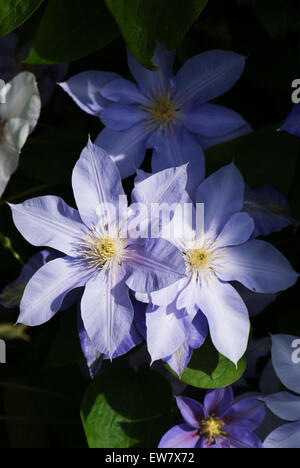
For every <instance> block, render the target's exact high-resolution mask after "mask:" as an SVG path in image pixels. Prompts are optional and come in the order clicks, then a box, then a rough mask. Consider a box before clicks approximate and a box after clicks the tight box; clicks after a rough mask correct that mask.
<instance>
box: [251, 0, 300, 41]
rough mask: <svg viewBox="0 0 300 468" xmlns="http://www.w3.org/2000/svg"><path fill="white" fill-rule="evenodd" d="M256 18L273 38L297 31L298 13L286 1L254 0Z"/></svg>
mask: <svg viewBox="0 0 300 468" xmlns="http://www.w3.org/2000/svg"><path fill="white" fill-rule="evenodd" d="M252 4H253V8H254V11H255V13H256V16H257V18H258V20H259V21H260V23H261V24H262V26H263V27H264V28H265V29H266V30H267V31H268V33H269V34H270V36H271V37H276V36H284V35H285V34H287V33H288V32H289V31H290V30H294V31H297V29H298V28H299V26H298V25H297V19H299V15H298V13H297V11H296V10H295V9H294V8H293V7H292V5H290V4H289V2H288V1H286V0H253V1H252Z"/></svg>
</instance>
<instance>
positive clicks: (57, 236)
mask: <svg viewBox="0 0 300 468" xmlns="http://www.w3.org/2000/svg"><path fill="white" fill-rule="evenodd" d="M9 206H10V207H11V209H12V214H13V220H14V223H15V225H16V227H17V229H18V230H19V231H20V232H21V234H22V236H23V237H25V239H26V240H27V241H28V242H30V243H31V244H32V245H35V246H48V247H52V248H53V249H56V250H58V251H60V252H64V253H65V254H67V255H71V256H76V255H77V252H76V249H74V245H75V244H76V243H78V240H79V239H80V238H81V237H82V228H83V227H84V225H83V224H82V221H81V219H80V216H79V213H78V211H77V210H74V209H73V208H70V207H69V206H68V205H67V204H66V203H65V202H64V201H63V200H62V199H61V198H59V197H54V196H45V197H38V198H32V199H31V200H27V201H25V202H24V203H20V204H19V205H13V204H9Z"/></svg>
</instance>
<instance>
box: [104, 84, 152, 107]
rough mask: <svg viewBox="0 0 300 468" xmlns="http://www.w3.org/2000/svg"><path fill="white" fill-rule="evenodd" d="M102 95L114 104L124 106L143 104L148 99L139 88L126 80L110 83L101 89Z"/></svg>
mask: <svg viewBox="0 0 300 468" xmlns="http://www.w3.org/2000/svg"><path fill="white" fill-rule="evenodd" d="M101 95H102V96H103V97H104V98H105V99H108V100H109V101H113V102H120V103H122V104H141V103H144V102H148V99H147V98H145V96H144V95H143V94H142V93H141V92H140V91H139V89H138V87H137V86H136V85H135V84H134V83H132V82H131V81H128V80H125V79H124V78H118V79H117V80H113V81H110V82H109V83H107V84H106V85H105V86H104V87H102V88H101Z"/></svg>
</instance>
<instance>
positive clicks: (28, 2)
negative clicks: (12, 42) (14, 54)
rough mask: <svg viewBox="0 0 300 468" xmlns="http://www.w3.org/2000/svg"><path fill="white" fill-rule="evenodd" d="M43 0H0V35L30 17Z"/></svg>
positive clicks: (3, 34)
mask: <svg viewBox="0 0 300 468" xmlns="http://www.w3.org/2000/svg"><path fill="white" fill-rule="evenodd" d="M42 3H43V0H9V1H8V0H0V37H2V36H5V34H8V33H9V32H11V31H13V30H14V29H17V28H18V27H19V26H21V24H23V23H25V21H26V20H27V19H28V18H30V16H31V15H32V14H33V13H34V12H35V10H36V9H37V8H38V7H39V6H40V5H41V4H42Z"/></svg>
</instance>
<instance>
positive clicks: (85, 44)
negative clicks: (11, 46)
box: [25, 0, 119, 64]
mask: <svg viewBox="0 0 300 468" xmlns="http://www.w3.org/2000/svg"><path fill="white" fill-rule="evenodd" d="M118 34H119V32H118V28H117V26H116V24H115V22H114V20H113V18H112V17H111V15H110V13H109V11H108V9H107V7H106V5H105V3H104V0H88V1H85V0H64V1H63V2H62V1H61V0H50V1H49V3H48V5H47V7H46V9H45V12H44V15H43V17H42V20H41V22H40V25H39V28H38V30H37V33H36V37H35V39H34V42H33V46H32V49H31V51H30V53H29V56H28V57H27V59H26V60H25V63H28V64H54V63H61V62H71V61H73V60H77V59H79V58H82V57H85V56H87V55H90V54H92V53H94V52H96V51H97V50H99V49H101V48H103V47H105V46H106V45H107V44H109V43H110V42H111V41H112V40H114V39H115V38H116V37H117V36H118Z"/></svg>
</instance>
